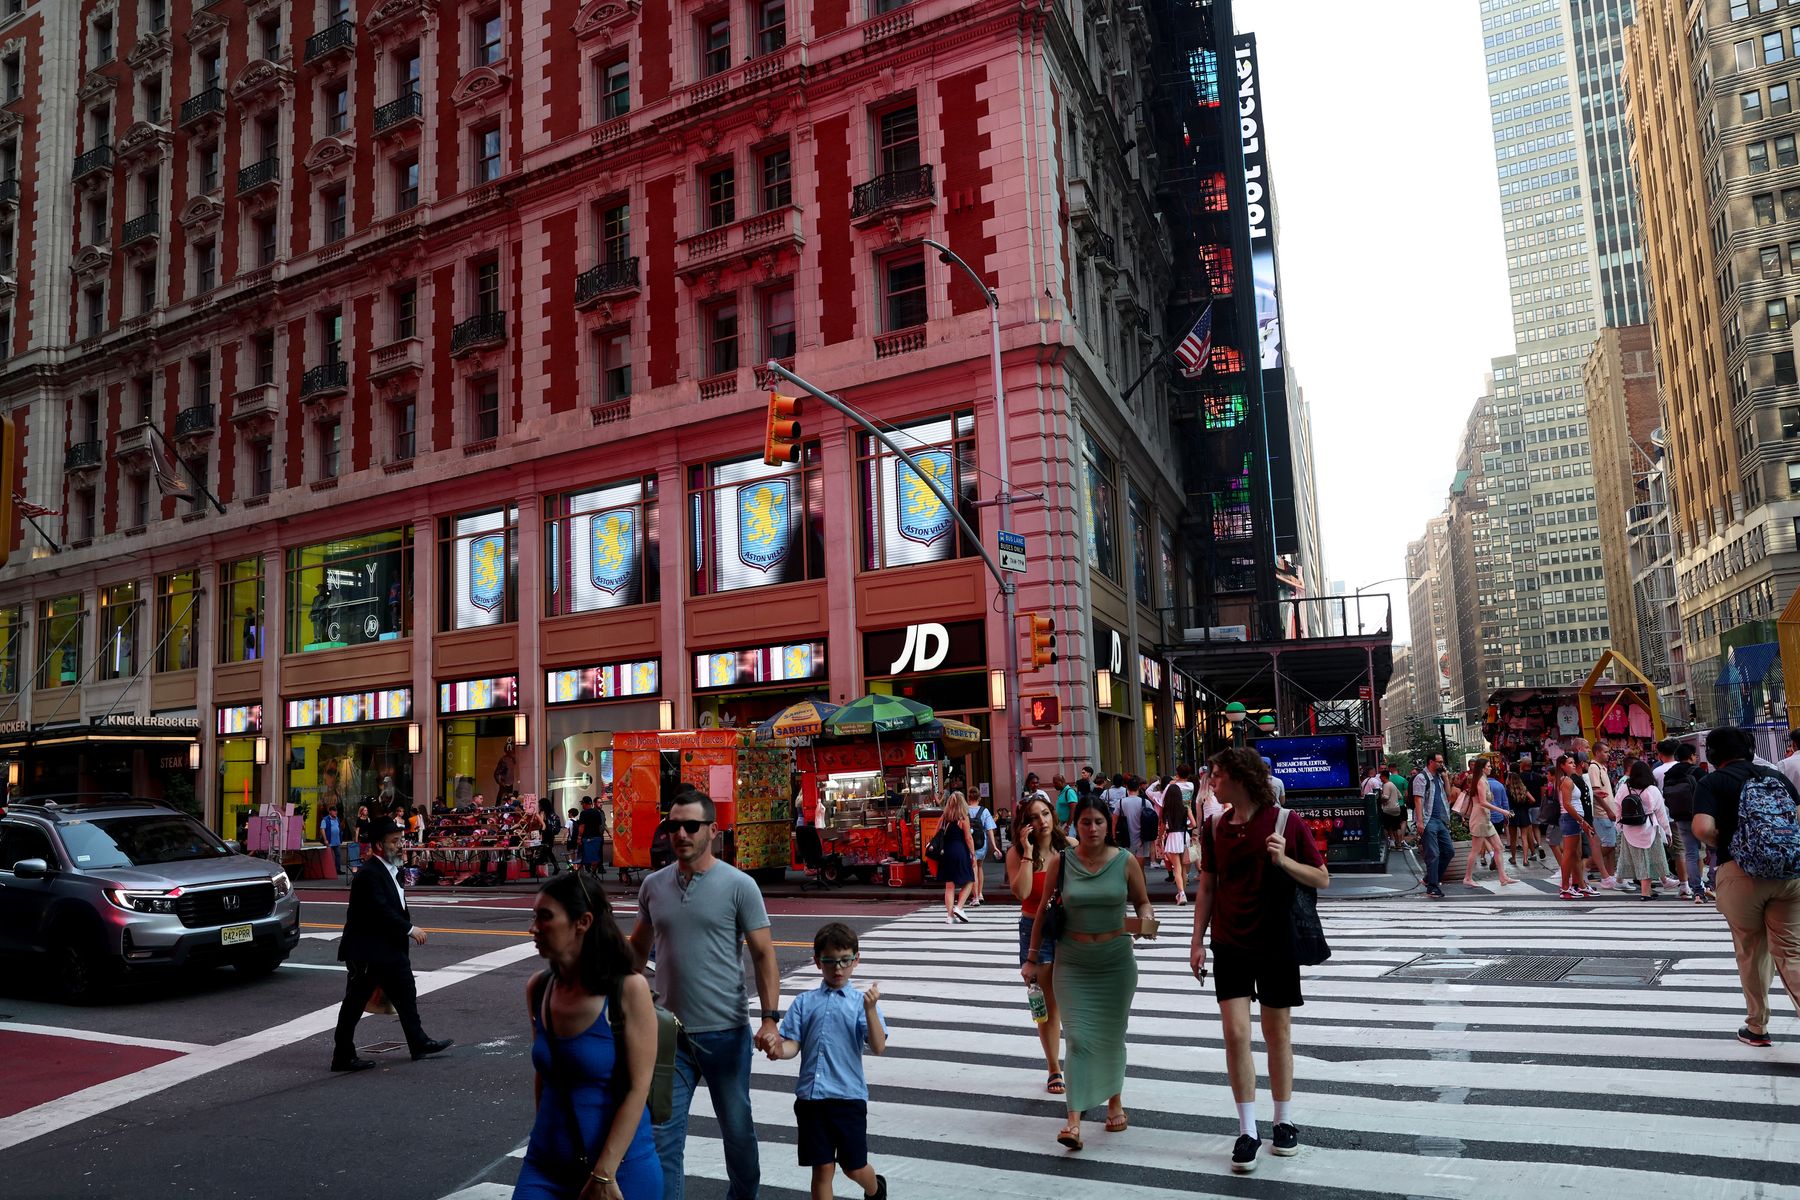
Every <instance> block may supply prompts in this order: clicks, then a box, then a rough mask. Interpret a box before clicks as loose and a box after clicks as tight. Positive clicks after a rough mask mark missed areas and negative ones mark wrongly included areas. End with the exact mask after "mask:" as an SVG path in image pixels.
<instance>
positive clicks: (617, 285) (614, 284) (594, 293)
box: [575, 257, 638, 304]
mask: <svg viewBox="0 0 1800 1200" xmlns="http://www.w3.org/2000/svg"><path fill="white" fill-rule="evenodd" d="M637 286H638V260H637V259H636V257H632V258H620V259H615V260H614V261H612V262H603V263H601V264H600V265H599V266H597V267H594V268H593V269H591V270H587V271H583V272H582V273H581V274H579V275H577V276H576V277H575V303H577V304H586V303H587V302H588V301H590V300H598V299H600V297H602V296H609V295H612V294H614V293H616V292H631V291H636V290H637Z"/></svg>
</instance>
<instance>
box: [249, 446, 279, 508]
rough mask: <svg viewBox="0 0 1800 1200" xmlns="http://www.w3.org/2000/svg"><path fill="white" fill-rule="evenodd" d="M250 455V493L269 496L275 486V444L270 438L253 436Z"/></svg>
mask: <svg viewBox="0 0 1800 1200" xmlns="http://www.w3.org/2000/svg"><path fill="white" fill-rule="evenodd" d="M249 455H250V494H251V495H252V496H267V495H268V494H269V493H270V492H271V491H273V490H274V488H275V444H274V443H273V442H271V441H270V440H269V439H268V438H252V439H251V441H250V445H249Z"/></svg>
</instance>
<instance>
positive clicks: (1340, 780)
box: [1256, 734, 1356, 792]
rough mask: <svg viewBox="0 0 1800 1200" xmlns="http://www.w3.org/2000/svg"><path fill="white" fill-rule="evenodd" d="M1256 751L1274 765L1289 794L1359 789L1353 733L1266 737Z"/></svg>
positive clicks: (1276, 773) (1273, 769)
mask: <svg viewBox="0 0 1800 1200" xmlns="http://www.w3.org/2000/svg"><path fill="white" fill-rule="evenodd" d="M1256 752H1257V753H1258V754H1260V755H1262V756H1263V757H1264V758H1266V759H1268V760H1269V761H1270V763H1272V764H1273V766H1272V767H1271V768H1270V769H1271V770H1272V771H1273V772H1274V774H1275V777H1276V778H1277V779H1279V780H1281V782H1282V785H1283V786H1284V787H1286V788H1287V790H1288V791H1290V792H1318V791H1327V790H1342V789H1345V788H1354V787H1355V786H1356V765H1355V764H1356V739H1355V737H1354V736H1352V735H1350V734H1333V735H1331V736H1329V737H1273V738H1263V739H1262V740H1261V741H1259V742H1257V743H1256Z"/></svg>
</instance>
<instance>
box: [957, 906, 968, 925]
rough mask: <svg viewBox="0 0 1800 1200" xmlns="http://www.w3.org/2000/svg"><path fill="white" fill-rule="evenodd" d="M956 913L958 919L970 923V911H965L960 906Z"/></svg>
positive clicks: (965, 923)
mask: <svg viewBox="0 0 1800 1200" xmlns="http://www.w3.org/2000/svg"><path fill="white" fill-rule="evenodd" d="M955 913H956V919H957V920H959V921H961V922H962V923H963V924H964V925H967V924H968V923H969V914H968V913H966V912H964V911H963V910H962V909H960V908H959V909H956V910H955Z"/></svg>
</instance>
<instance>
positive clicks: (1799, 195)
mask: <svg viewBox="0 0 1800 1200" xmlns="http://www.w3.org/2000/svg"><path fill="white" fill-rule="evenodd" d="M1781 215H1782V216H1784V217H1786V218H1787V219H1788V220H1790V221H1793V220H1800V187H1791V188H1782V189H1781Z"/></svg>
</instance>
